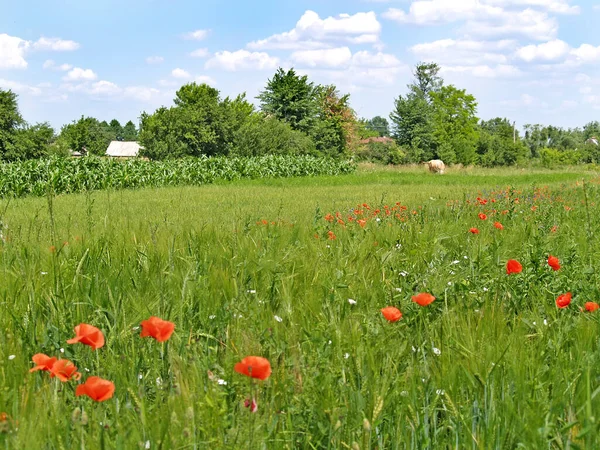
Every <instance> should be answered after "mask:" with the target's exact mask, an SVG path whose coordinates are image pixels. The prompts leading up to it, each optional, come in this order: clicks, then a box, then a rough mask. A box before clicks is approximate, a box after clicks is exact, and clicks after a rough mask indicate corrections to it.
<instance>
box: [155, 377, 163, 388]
mask: <svg viewBox="0 0 600 450" xmlns="http://www.w3.org/2000/svg"><path fill="white" fill-rule="evenodd" d="M161 384H162V378H161V377H158V378H157V379H156V385H157V386H160V385H161Z"/></svg>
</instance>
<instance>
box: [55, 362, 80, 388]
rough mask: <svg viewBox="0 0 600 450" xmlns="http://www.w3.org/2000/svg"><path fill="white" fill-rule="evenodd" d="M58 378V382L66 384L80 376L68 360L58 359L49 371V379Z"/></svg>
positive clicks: (75, 367)
mask: <svg viewBox="0 0 600 450" xmlns="http://www.w3.org/2000/svg"><path fill="white" fill-rule="evenodd" d="M54 377H56V378H58V379H59V380H60V381H62V382H63V383H64V382H67V381H69V380H70V379H71V378H74V379H75V380H79V379H80V378H81V374H80V373H79V372H77V366H75V364H73V363H72V362H71V361H69V360H68V359H59V360H58V361H56V362H55V363H54V365H53V366H52V368H51V369H50V378H54Z"/></svg>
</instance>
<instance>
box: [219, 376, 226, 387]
mask: <svg viewBox="0 0 600 450" xmlns="http://www.w3.org/2000/svg"><path fill="white" fill-rule="evenodd" d="M217 384H219V385H221V386H227V381H225V380H221V379H220V378H219V379H218V380H217Z"/></svg>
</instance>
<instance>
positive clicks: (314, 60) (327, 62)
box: [290, 47, 352, 68]
mask: <svg viewBox="0 0 600 450" xmlns="http://www.w3.org/2000/svg"><path fill="white" fill-rule="evenodd" d="M290 58H291V59H292V61H293V63H294V64H296V65H298V66H299V67H333V68H334V67H346V66H348V65H349V64H350V61H351V60H352V52H351V51H350V49H349V48H348V47H339V48H328V49H321V50H299V51H296V52H294V53H292V54H291V56H290Z"/></svg>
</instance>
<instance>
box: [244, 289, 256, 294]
mask: <svg viewBox="0 0 600 450" xmlns="http://www.w3.org/2000/svg"><path fill="white" fill-rule="evenodd" d="M246 292H247V293H248V294H256V289H248V290H247V291H246Z"/></svg>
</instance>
